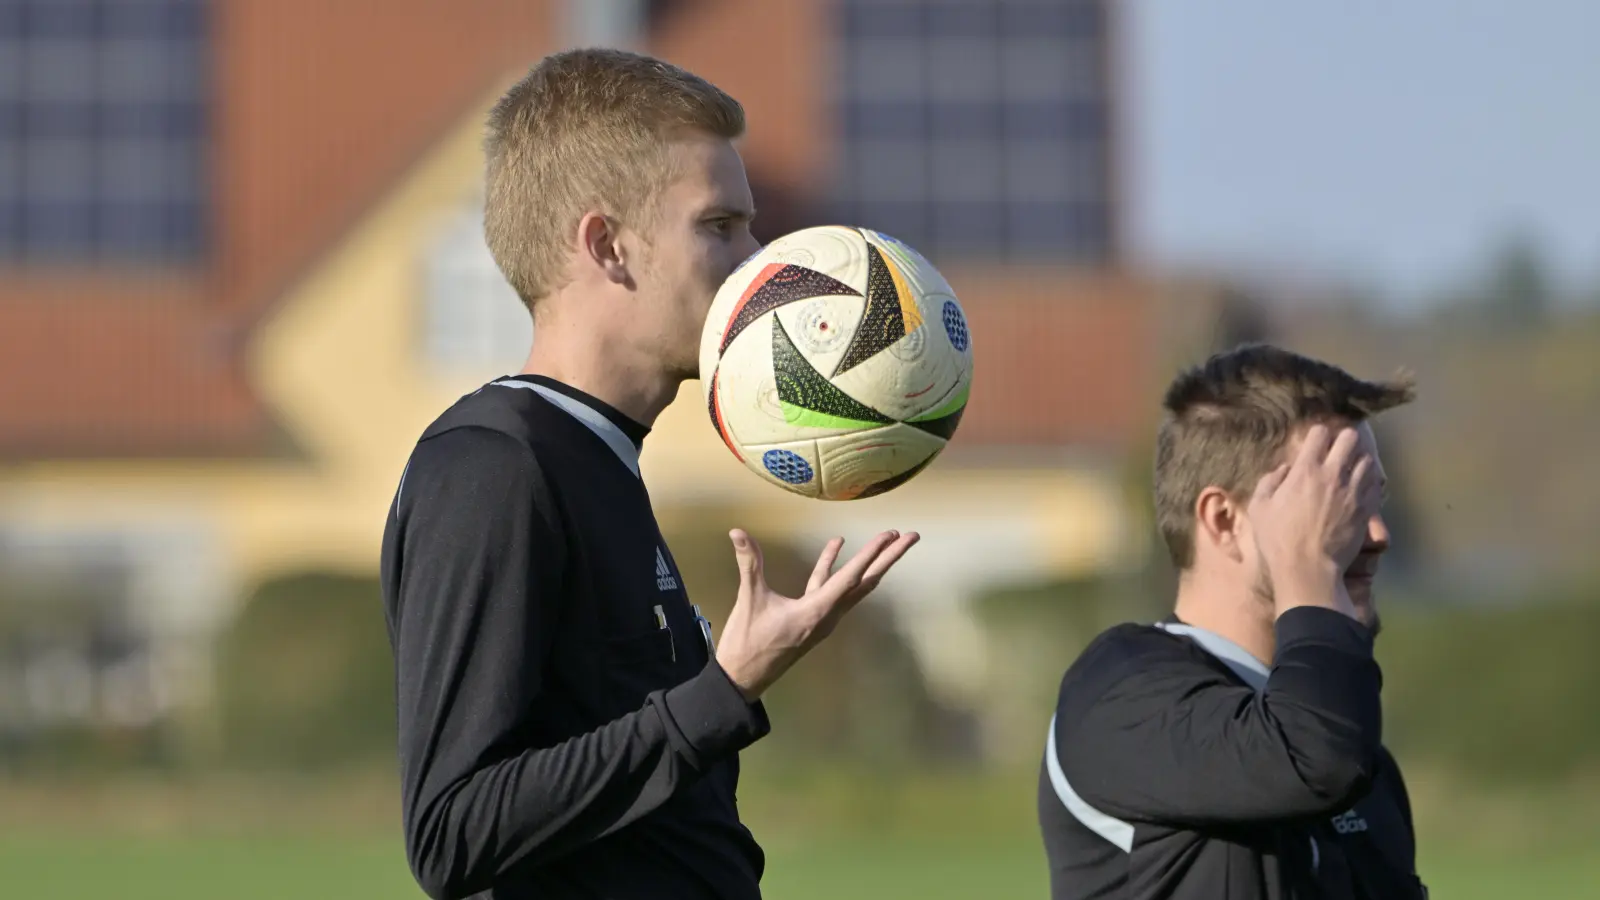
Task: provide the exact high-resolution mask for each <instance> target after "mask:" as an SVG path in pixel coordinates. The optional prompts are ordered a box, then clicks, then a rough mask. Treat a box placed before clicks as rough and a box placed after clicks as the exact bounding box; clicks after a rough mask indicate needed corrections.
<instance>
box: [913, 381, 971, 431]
mask: <svg viewBox="0 0 1600 900" xmlns="http://www.w3.org/2000/svg"><path fill="white" fill-rule="evenodd" d="M970 393H972V385H971V384H964V385H962V386H961V390H959V391H957V392H956V393H955V396H953V397H951V398H950V399H949V400H946V401H945V402H944V403H942V404H940V405H939V407H938V408H937V409H931V410H928V411H927V412H925V413H923V414H922V415H920V416H913V417H911V418H909V419H907V420H906V421H907V422H928V421H931V420H933V419H943V418H945V417H946V416H953V415H955V414H956V413H958V412H960V411H961V410H963V409H966V408H967V395H968V394H970Z"/></svg>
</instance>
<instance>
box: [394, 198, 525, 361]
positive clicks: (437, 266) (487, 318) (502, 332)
mask: <svg viewBox="0 0 1600 900" xmlns="http://www.w3.org/2000/svg"><path fill="white" fill-rule="evenodd" d="M423 265H424V268H425V272H426V275H425V283H424V285H423V295H424V298H423V327H422V348H421V349H422V354H423V357H424V359H425V360H426V362H427V364H428V365H429V366H431V367H433V368H434V369H436V370H438V371H440V372H442V373H445V374H450V375H452V376H453V375H454V374H456V373H460V374H462V375H463V376H465V375H470V376H471V377H472V378H474V379H476V378H483V379H487V378H492V377H494V376H496V375H505V374H509V373H512V372H517V371H520V370H521V369H522V365H523V363H524V362H526V361H527V358H528V350H529V349H530V347H531V346H532V342H533V323H532V319H531V317H530V316H529V315H528V309H527V307H526V306H524V305H523V303H522V298H520V297H518V296H517V292H516V291H514V290H512V289H511V285H510V284H508V283H507V282H506V280H505V277H504V276H503V275H502V274H501V272H500V267H499V266H498V265H497V264H496V263H495V261H494V256H493V255H492V254H490V253H489V246H488V245H487V244H486V243H484V238H483V204H482V201H481V200H479V201H478V202H476V203H473V204H469V205H468V206H467V208H465V209H463V210H461V211H459V212H457V213H454V214H452V215H451V216H450V217H449V219H448V220H446V222H445V223H444V226H443V227H442V228H441V229H440V231H439V232H438V235H437V237H436V238H435V239H434V240H433V242H432V243H431V244H430V245H428V247H427V249H426V258H425V259H424V261H423Z"/></svg>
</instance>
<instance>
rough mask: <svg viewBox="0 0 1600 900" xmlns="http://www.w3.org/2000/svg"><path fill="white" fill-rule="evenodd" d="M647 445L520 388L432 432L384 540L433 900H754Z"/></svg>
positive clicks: (724, 743)
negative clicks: (654, 497)
mask: <svg viewBox="0 0 1600 900" xmlns="http://www.w3.org/2000/svg"><path fill="white" fill-rule="evenodd" d="M647 431H648V429H646V428H645V427H644V426H642V425H640V424H639V423H636V422H633V421H631V420H629V419H627V418H626V417H625V416H623V415H622V414H621V413H619V412H617V411H616V410H614V409H612V408H611V407H609V406H607V405H606V404H604V403H602V402H600V401H599V400H597V399H595V398H593V397H589V396H588V395H586V394H583V393H582V392H579V391H577V390H575V389H573V388H570V387H568V386H566V385H563V384H560V383H558V382H554V381H551V380H549V379H544V378H539V377H535V376H516V377H512V378H506V379H501V380H499V381H496V382H493V383H490V384H488V385H485V386H484V387H483V388H481V389H479V390H478V391H476V392H474V393H473V394H470V395H468V396H466V397H463V398H462V399H461V400H460V401H458V402H457V403H456V404H455V405H454V406H453V407H451V408H450V409H449V410H448V411H446V412H445V413H444V414H443V415H441V416H440V417H439V419H437V420H436V421H435V422H434V423H433V424H432V425H431V426H430V427H429V428H428V429H427V430H426V431H425V432H424V434H423V435H422V438H421V439H420V441H419V442H418V444H417V446H416V448H415V449H414V450H413V452H412V454H411V457H410V460H409V462H408V463H407V466H406V468H405V471H404V474H403V475H402V476H401V479H400V484H399V488H398V490H397V492H396V495H395V498H394V501H393V505H392V508H391V510H390V515H389V520H388V524H387V526H386V529H385V534H384V539H383V551H382V552H383V563H382V566H383V568H382V581H383V597H384V605H385V616H386V619H387V623H388V628H389V635H390V640H391V643H392V646H393V648H394V655H395V670H396V699H397V703H398V720H399V758H400V778H401V789H402V808H403V815H404V827H405V844H406V851H407V856H408V858H409V860H410V863H411V867H412V870H413V872H414V874H415V876H416V878H417V881H418V883H419V884H420V885H421V886H422V888H423V889H424V890H425V891H426V892H427V893H428V894H429V895H430V896H432V897H435V898H464V897H483V898H497V900H512V898H539V900H558V898H594V900H599V898H607V900H610V898H616V900H628V898H668V900H672V898H725V900H753V898H757V897H759V895H760V892H759V888H758V884H759V881H760V877H761V873H762V868H763V857H762V852H761V850H760V848H759V847H758V845H757V844H756V843H755V841H754V840H753V839H752V837H751V835H750V833H749V831H747V830H746V829H745V827H744V826H743V825H742V824H741V823H740V821H739V815H738V810H737V806H736V803H735V799H734V794H735V789H736V785H737V782H738V757H737V752H738V751H739V750H741V749H742V748H744V747H745V746H747V745H749V744H751V743H752V742H754V741H755V740H757V739H759V738H760V737H762V736H764V735H765V734H766V733H767V731H768V727H769V726H768V723H767V719H766V714H765V712H764V710H763V708H762V706H761V704H760V703H759V702H758V703H754V704H751V703H747V702H746V701H745V699H744V697H743V696H742V695H741V694H740V693H739V691H738V689H737V688H736V687H735V686H734V685H733V684H732V682H730V681H729V679H728V677H727V675H726V673H724V672H723V671H722V669H721V668H720V667H719V666H718V665H717V663H716V661H715V658H714V653H713V652H712V646H711V635H710V630H709V626H708V625H706V624H705V623H704V620H702V619H701V618H700V617H699V615H698V611H697V610H696V609H695V608H694V607H693V606H692V605H691V604H690V602H689V598H688V595H687V594H686V593H685V591H684V586H683V581H682V578H681V576H680V575H679V573H678V569H677V566H676V564H675V563H674V562H673V559H672V554H671V552H670V551H669V550H668V549H667V546H666V542H665V541H664V540H663V539H662V537H661V532H660V530H659V528H658V527H657V525H656V519H655V515H654V513H653V512H652V510H651V506H650V498H649V496H648V494H647V493H646V491H645V488H644V484H643V483H642V482H641V480H640V478H639V474H638V449H639V446H640V442H642V440H643V438H644V435H645V433H646V432H647Z"/></svg>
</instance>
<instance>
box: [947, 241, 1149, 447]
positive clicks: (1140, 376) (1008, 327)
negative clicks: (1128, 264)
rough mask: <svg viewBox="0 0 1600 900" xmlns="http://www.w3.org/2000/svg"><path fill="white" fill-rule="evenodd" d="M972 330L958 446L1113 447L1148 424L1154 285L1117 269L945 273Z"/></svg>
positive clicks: (999, 269) (955, 444) (1123, 443)
mask: <svg viewBox="0 0 1600 900" xmlns="http://www.w3.org/2000/svg"><path fill="white" fill-rule="evenodd" d="M944 274H945V275H946V278H947V279H948V280H949V282H950V284H951V286H952V287H953V288H955V291H956V294H957V296H958V297H959V298H960V301H961V305H962V308H963V310H965V312H966V315H967V319H968V324H969V328H970V331H971V333H972V353H973V363H974V374H973V384H972V395H971V398H970V399H969V400H968V403H967V412H966V413H965V415H964V416H963V417H962V420H961V428H960V431H959V432H958V433H957V436H956V438H955V440H954V441H953V443H952V445H951V449H952V450H953V451H954V450H958V449H959V450H967V449H975V448H998V447H1005V448H1046V447H1061V446H1068V445H1074V446H1087V447H1090V448H1099V449H1108V450H1119V449H1124V448H1126V447H1127V446H1128V445H1129V444H1130V443H1133V442H1134V441H1136V440H1137V439H1138V436H1139V434H1140V433H1141V430H1142V429H1144V428H1145V427H1146V426H1147V425H1148V423H1149V421H1150V418H1151V412H1150V410H1151V404H1152V403H1153V402H1154V401H1153V400H1152V396H1153V395H1152V391H1153V390H1154V389H1155V387H1156V381H1155V380H1156V379H1157V378H1159V377H1160V371H1159V366H1160V362H1161V354H1162V347H1161V342H1160V341H1159V339H1158V336H1157V332H1156V329H1155V328H1154V326H1153V323H1154V321H1155V319H1156V316H1157V312H1158V310H1159V306H1160V301H1159V289H1158V288H1157V287H1156V286H1155V285H1153V284H1149V283H1146V282H1143V281H1140V280H1137V279H1134V278H1130V277H1127V276H1124V275H1120V274H1116V273H1110V272H1105V273H1096V272H1081V271H1075V270H1072V269H1046V268H1037V269H1025V270H1017V269H1012V268H1003V267H998V266H997V267H991V268H960V269H957V268H951V269H949V270H947V271H946V272H945V273H944Z"/></svg>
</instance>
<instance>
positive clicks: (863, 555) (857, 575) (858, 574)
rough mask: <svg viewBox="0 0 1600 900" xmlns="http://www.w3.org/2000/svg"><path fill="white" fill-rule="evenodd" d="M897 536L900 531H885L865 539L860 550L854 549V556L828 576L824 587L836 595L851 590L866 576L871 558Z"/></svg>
mask: <svg viewBox="0 0 1600 900" xmlns="http://www.w3.org/2000/svg"><path fill="white" fill-rule="evenodd" d="M899 537H900V532H898V531H885V532H883V533H881V534H879V535H877V536H876V537H874V538H873V539H872V540H870V541H867V543H866V544H865V545H864V546H863V547H862V548H861V549H860V550H857V551H856V555H855V556H852V557H850V561H849V562H847V563H845V564H844V567H843V568H841V569H839V571H837V572H835V573H833V575H832V576H831V577H829V578H828V580H827V583H826V584H825V585H824V587H825V588H827V589H829V591H830V592H831V593H836V594H837V595H838V596H843V595H844V594H845V593H846V592H848V591H850V590H853V589H854V588H856V587H857V586H858V585H860V584H861V579H863V578H865V577H866V575H867V569H868V568H869V567H870V566H871V565H872V562H873V560H875V559H877V558H878V556H879V555H880V554H882V553H883V551H884V548H886V547H888V546H889V545H890V544H891V543H893V542H894V541H895V540H897V539H898V538H899Z"/></svg>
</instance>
